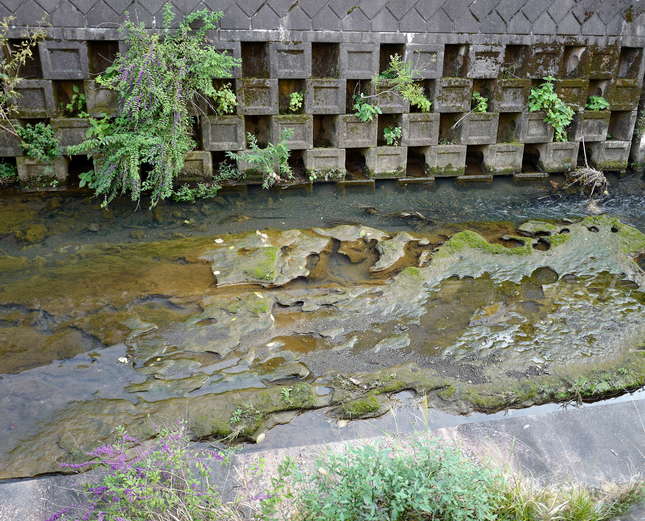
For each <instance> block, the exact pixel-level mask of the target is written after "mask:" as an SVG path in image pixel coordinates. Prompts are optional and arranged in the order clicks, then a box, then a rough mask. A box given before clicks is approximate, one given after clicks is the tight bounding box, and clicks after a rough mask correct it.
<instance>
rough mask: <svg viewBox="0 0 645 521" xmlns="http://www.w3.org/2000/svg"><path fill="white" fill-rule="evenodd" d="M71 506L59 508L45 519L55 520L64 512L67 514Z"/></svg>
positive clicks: (48, 520)
mask: <svg viewBox="0 0 645 521" xmlns="http://www.w3.org/2000/svg"><path fill="white" fill-rule="evenodd" d="M71 509H72V508H71V507H66V508H63V509H62V510H59V511H58V512H56V513H54V514H52V515H51V516H49V517H48V518H47V520H46V521H57V520H58V519H60V518H61V517H63V516H64V515H65V514H67V513H68V512H69V511H70V510H71Z"/></svg>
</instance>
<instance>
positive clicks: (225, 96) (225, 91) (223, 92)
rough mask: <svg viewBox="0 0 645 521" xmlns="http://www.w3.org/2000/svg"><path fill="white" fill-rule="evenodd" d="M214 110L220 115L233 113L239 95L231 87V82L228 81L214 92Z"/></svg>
mask: <svg viewBox="0 0 645 521" xmlns="http://www.w3.org/2000/svg"><path fill="white" fill-rule="evenodd" d="M213 103H214V105H213V110H214V111H215V114H217V115H218V116H224V115H226V114H233V112H235V107H236V106H237V96H235V93H234V92H233V90H232V89H231V84H230V83H227V84H226V85H223V86H222V87H220V88H219V89H216V90H215V91H214V92H213Z"/></svg>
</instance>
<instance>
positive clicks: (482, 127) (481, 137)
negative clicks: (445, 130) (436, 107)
mask: <svg viewBox="0 0 645 521" xmlns="http://www.w3.org/2000/svg"><path fill="white" fill-rule="evenodd" d="M498 125H499V114H498V113H497V112H471V113H470V114H468V115H467V116H466V117H464V118H463V119H462V120H461V123H460V125H459V126H458V127H457V129H456V131H457V132H458V133H459V142H460V143H461V144H462V145H489V144H493V143H495V142H496V141H497V127H498Z"/></svg>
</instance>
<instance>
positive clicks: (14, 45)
mask: <svg viewBox="0 0 645 521" xmlns="http://www.w3.org/2000/svg"><path fill="white" fill-rule="evenodd" d="M26 42H27V40H24V39H11V40H9V42H8V44H9V47H10V48H11V50H12V51H16V50H18V49H20V47H21V46H22V45H23V44H24V43H26ZM3 54H5V55H6V54H8V53H7V51H6V49H3ZM5 57H8V56H5ZM20 77H21V78H24V79H26V80H39V79H42V77H43V68H42V65H41V62H40V53H39V52H38V48H37V47H36V48H35V49H32V52H31V58H28V59H27V60H26V61H25V64H24V65H23V66H22V67H20Z"/></svg>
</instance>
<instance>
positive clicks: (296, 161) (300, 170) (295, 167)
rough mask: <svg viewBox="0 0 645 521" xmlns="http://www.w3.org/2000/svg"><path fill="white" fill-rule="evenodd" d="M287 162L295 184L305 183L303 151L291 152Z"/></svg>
mask: <svg viewBox="0 0 645 521" xmlns="http://www.w3.org/2000/svg"><path fill="white" fill-rule="evenodd" d="M288 161H289V166H290V167H291V171H292V172H293V176H294V178H295V180H296V182H303V181H306V180H307V176H306V175H305V159H304V150H292V151H291V153H290V154H289V160H288Z"/></svg>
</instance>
